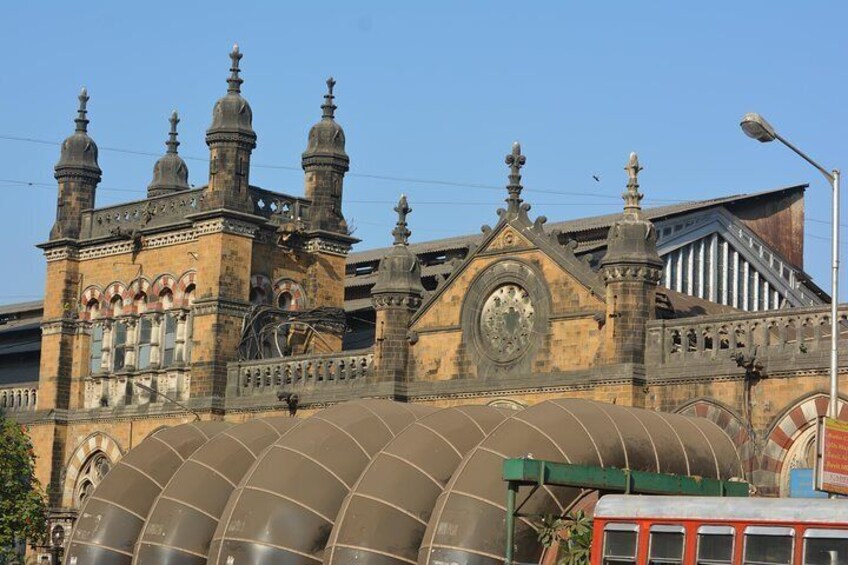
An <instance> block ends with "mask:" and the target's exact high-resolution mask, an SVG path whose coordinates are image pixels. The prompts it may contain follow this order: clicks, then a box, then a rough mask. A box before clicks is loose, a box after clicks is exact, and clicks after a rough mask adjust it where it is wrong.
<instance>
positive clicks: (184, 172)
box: [147, 110, 189, 198]
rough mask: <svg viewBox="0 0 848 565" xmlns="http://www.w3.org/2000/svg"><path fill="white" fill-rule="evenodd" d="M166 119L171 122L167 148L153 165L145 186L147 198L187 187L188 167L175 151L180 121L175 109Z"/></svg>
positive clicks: (166, 143)
mask: <svg viewBox="0 0 848 565" xmlns="http://www.w3.org/2000/svg"><path fill="white" fill-rule="evenodd" d="M168 121H169V122H170V123H171V130H170V132H169V133H168V141H166V142H165V146H166V147H167V148H168V149H167V151H166V152H165V155H163V156H162V157H161V158H160V159H159V160H158V161H156V164H155V165H153V180H152V181H151V183H150V184H149V185H148V187H147V197H148V198H151V197H154V196H162V195H163V194H170V193H172V192H177V191H179V190H188V189H189V184H188V167H187V166H186V163H185V161H183V159H182V157H180V156H179V153H178V152H177V147H179V145H180V142H179V141H177V124H178V123H180V117H179V115H178V114H177V111H176V110H174V111H173V112H171V117H170V118H169V119H168Z"/></svg>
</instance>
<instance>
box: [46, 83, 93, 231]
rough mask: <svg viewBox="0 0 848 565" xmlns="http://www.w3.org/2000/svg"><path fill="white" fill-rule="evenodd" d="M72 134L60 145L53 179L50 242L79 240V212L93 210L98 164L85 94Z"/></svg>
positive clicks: (80, 217) (82, 91)
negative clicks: (55, 190) (56, 197)
mask: <svg viewBox="0 0 848 565" xmlns="http://www.w3.org/2000/svg"><path fill="white" fill-rule="evenodd" d="M78 99H79V106H78V107H77V117H76V118H75V119H74V122H75V124H76V127H75V128H74V132H73V133H72V134H71V135H69V136H68V137H67V138H66V139H65V140H64V141H63V142H62V149H61V151H60V153H59V161H58V162H57V163H56V166H55V168H54V176H55V177H56V180H57V181H59V207H58V209H57V211H56V223H55V224H53V228H52V229H51V230H50V239H51V240H53V239H64V238H72V239H75V238H78V237H79V236H80V229H81V225H82V212H83V211H84V210H88V209H91V208H94V198H95V192H96V189H97V184H98V183H99V182H100V176H101V173H102V172H101V170H100V166H99V165H98V164H97V144H96V143H94V140H93V139H91V137H89V135H88V116H87V114H88V91H87V90H86V89H85V88H83V89H82V90H81V91H80V93H79V97H78Z"/></svg>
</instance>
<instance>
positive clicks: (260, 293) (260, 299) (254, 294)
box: [250, 286, 266, 306]
mask: <svg viewBox="0 0 848 565" xmlns="http://www.w3.org/2000/svg"><path fill="white" fill-rule="evenodd" d="M250 303H251V304H252V305H253V306H258V305H260V304H265V303H266V299H265V291H264V290H263V289H262V288H260V287H258V286H255V287H253V288H251V289H250Z"/></svg>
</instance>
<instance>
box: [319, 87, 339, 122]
mask: <svg viewBox="0 0 848 565" xmlns="http://www.w3.org/2000/svg"><path fill="white" fill-rule="evenodd" d="M334 86H336V80H335V79H334V78H333V77H330V78H328V79H327V94H325V95H324V103H323V104H322V105H321V110H323V113H322V114H321V117H322V118H326V119H329V120H332V119H335V117H336V105H335V104H333V100H334V99H335V96H333V87H334Z"/></svg>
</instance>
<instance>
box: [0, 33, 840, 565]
mask: <svg viewBox="0 0 848 565" xmlns="http://www.w3.org/2000/svg"><path fill="white" fill-rule="evenodd" d="M230 57H231V59H232V65H231V69H230V71H231V74H230V77H229V78H228V80H227V84H228V86H227V92H226V94H225V95H224V96H223V97H222V98H221V99H220V100H218V101H217V103H216V104H215V106H214V108H213V111H212V122H211V125H210V127H209V129H208V130H207V132H206V143H207V145H208V146H209V169H208V180H207V182H206V183H205V184H204V186H201V187H200V188H191V185H190V184H189V183H188V167H187V165H186V163H185V161H184V160H183V159H182V158H181V157H180V155H179V152H178V146H179V142H178V141H177V137H178V134H177V124H178V123H179V118H178V116H177V115H176V113H174V114H173V115H172V116H171V118H170V134H169V137H168V141H167V142H166V146H167V152H166V153H165V154H164V155H163V156H162V157H161V158H160V159H159V160H158V161H157V162H156V164H155V166H154V168H153V179H152V180H151V182H150V184H149V185H148V195H147V198H145V199H144V200H141V201H137V202H129V203H125V204H120V205H116V206H109V207H105V208H103V207H100V208H98V207H97V206H96V198H95V196H96V191H97V185H98V183H99V181H100V176H101V170H100V167H99V165H98V155H97V145H96V143H95V142H94V140H93V139H92V138H91V137H90V136H89V133H88V123H89V119H88V114H87V103H88V100H89V97H88V94H87V93H86V92H85V90H83V92H82V93H81V94H80V96H79V112H78V116H77V118H76V120H75V122H76V128H75V131H74V133H73V134H72V135H71V136H70V137H68V138H67V139H66V140H65V141H64V143H63V144H62V147H61V155H60V159H59V162H58V163H57V165H56V167H55V177H56V180H57V183H58V205H57V213H56V222H55V224H54V226H53V228H52V230H51V231H50V235H49V240H48V241H46V242H44V243H42V244H40V245H39V247H40V248H41V249H42V250H43V251H44V255H45V258H46V263H47V276H46V289H45V294H44V301H43V304H41V305H40V304H37V303H36V304H25V305H17V306H15V305H13V306H9V307H3V308H2V309H0V340H2V342H3V344H4V347H3V349H2V350H0V409H3V410H4V411H5V412H6V414H7V415H9V416H11V417H14V418H16V419H18V420H19V421H21V422H22V423H24V424H26V425H27V426H28V427H29V431H30V434H31V437H32V439H33V442H34V445H35V448H36V451H37V454H38V461H37V473H38V477H39V479H40V480H41V482H42V483H43V485H45V487H46V488H47V491H48V494H49V499H50V506H51V508H52V515H53V520H54V522H55V523H63V524H65V525H66V526H67V527H70V524H72V523H73V521H74V520H75V519H76V517H77V512H78V510H79V509H80V507H81V505H82V504H83V503H85V502H86V500H87V499H88V498H89V497H90V496H91V493H92V491H93V489H94V488H95V487H96V486H97V485H98V483H99V482H100V481H101V480H102V479H103V477H104V476H105V475H106V474H108V473H109V472H110V469H111V468H113V467H114V466H115V465H117V464H118V463H119V461H120V460H121V459H122V457H123V456H124V454H126V453H127V451H128V450H130V449H132V448H133V447H135V446H137V445H138V444H139V443H140V442H141V441H142V440H144V439H145V438H147V437H149V436H151V435H152V434H154V433H159V430H163V429H166V428H170V427H174V426H177V425H178V424H183V423H186V422H190V421H192V420H194V419H199V420H203V421H204V422H219V423H221V422H226V423H242V422H247V421H249V420H252V419H256V418H265V419H268V418H270V417H274V416H282V415H289V414H291V415H295V413H296V415H297V416H309V415H310V414H313V413H315V412H316V411H318V410H321V409H324V408H327V407H328V406H333V405H336V404H338V403H340V402H342V401H346V400H353V399H365V398H367V399H392V400H396V401H400V402H403V403H408V404H409V405H410V406H413V407H415V410H423V409H424V408H423V407H430V408H433V407H442V408H444V407H453V406H458V405H466V404H485V405H492V406H495V407H500V408H504V407H506V408H512V409H515V410H517V411H518V410H521V409H523V408H525V407H530V406H532V405H536V404H539V403H542V402H543V401H549V400H555V401H557V402H560V401H561V400H562V399H569V400H571V399H584V400H596V401H603V402H606V403H611V404H616V405H619V406H627V407H640V408H647V409H649V410H652V411H659V412H670V413H671V412H674V413H680V414H683V415H688V416H696V417H702V418H707V419H709V420H711V421H712V422H714V423H715V424H716V425H717V426H718V427H720V428H722V429H723V430H724V431H725V432H726V433H727V435H728V436H729V438H730V439H731V440H732V442H733V444H734V445H735V447H736V450H737V452H738V454H739V457H740V459H741V461H742V465H743V472H744V474H745V478H747V479H748V480H749V481H751V482H752V483H753V484H754V485H755V486H756V487H757V489H758V492H759V493H760V494H762V495H771V496H775V495H784V496H786V495H789V494H790V492H789V484H790V483H789V480H790V477H791V475H792V471H793V470H794V469H796V468H798V469H801V468H806V467H808V466H809V464H808V463H809V461H808V460H809V457H810V445H811V439H812V430H813V428H812V427H811V426H812V424H813V423H814V421H815V419H816V417H817V416H818V415H821V414H823V413H824V412H825V410H826V407H827V398H826V390H827V367H828V343H829V341H830V333H829V332H830V322H829V309H828V307H827V303H828V301H829V297H828V296H827V295H826V294H825V293H823V292H822V291H821V289H819V288H818V287H817V286H816V285H815V284H814V283H813V282H812V281H811V280H810V279H809V277H808V276H807V275H806V274H805V272H804V270H803V233H804V232H803V223H804V200H803V199H804V190H805V186H792V187H787V188H781V189H777V190H773V191H769V192H763V193H757V194H746V195H737V196H729V197H721V198H716V199H713V200H706V201H700V202H691V203H685V204H675V205H672V206H665V207H660V208H653V209H643V208H642V206H641V199H642V194H641V193H640V186H639V171H640V170H641V166H640V164H639V161H638V158H637V156H636V155H635V154H632V155H631V156H630V159H629V161H628V162H627V166H626V167H625V168H626V171H627V181H626V187H625V191H624V194H623V198H624V209H623V212H622V213H618V214H612V215H609V216H600V217H593V218H583V219H579V220H571V221H565V222H556V223H553V222H552V223H548V222H547V220H546V218H544V217H535V218H534V217H532V216H531V214H530V210H531V207H530V205H529V204H528V203H527V202H525V201H524V200H523V199H522V184H521V169H522V167H523V166H524V165H525V161H526V159H525V156H524V155H523V154H522V152H521V147H520V146H519V145H518V144H517V143H516V144H514V145H513V147H512V151H511V152H510V153H509V154H508V155H507V157H506V163H507V165H508V179H507V180H508V182H507V185H506V189H507V190H506V194H507V199H506V207H505V208H503V209H500V210H498V211H497V218H493V219H496V220H497V221H496V223H495V224H494V225H493V226H492V227H489V226H483V228H482V233H481V234H478V235H469V236H466V237H456V238H450V239H443V240H437V241H430V242H422V243H411V242H410V237H411V231H410V223H411V222H410V216H409V214H410V212H411V211H412V209H411V207H410V204H411V205H413V206H414V204H415V203H414V202H409V201H408V200H407V199H406V198H405V197H401V199H400V201H399V202H398V205H397V207H396V208H395V212H396V213H397V225H396V227H395V229H394V230H393V234H394V245H393V246H392V247H391V248H388V249H374V250H370V251H362V252H355V253H354V252H351V250H352V247H353V246H354V244H356V243H358V241H357V240H356V239H355V238H353V237H352V236H351V235H350V233H349V230H348V226H347V223H346V222H345V218H344V215H343V213H342V210H343V201H344V199H343V194H344V177H345V173H346V172H347V171H348V168H349V163H350V160H349V158H348V155H347V153H346V151H345V133H344V131H343V129H342V127H341V126H340V125H339V123H338V122H337V121H336V119H335V110H336V105H335V98H334V94H333V88H334V84H335V83H334V81H333V80H332V79H330V80H329V81H328V82H327V87H328V90H327V93H326V94H325V96H324V103H323V105H322V106H321V109H322V115H321V118H320V120H319V121H318V122H317V123H316V124H315V125H314V126H312V128H311V129H310V131H309V135H308V140H307V143H306V150H305V151H304V153H303V155H302V165H303V170H304V175H305V191H304V194H303V196H294V195H288V194H283V193H280V192H276V191H272V190H268V189H264V188H260V187H257V186H254V185H251V184H250V160H251V153H252V151H253V149H254V148H255V147H256V143H257V136H256V133H255V132H254V130H253V127H252V120H253V115H252V111H251V108H250V105H249V103H248V102H247V100H246V99H245V98H244V96H243V95H242V92H241V86H242V78H241V74H240V68H239V63H240V59H241V58H242V54H241V53H239V51H238V48H237V47H236V48H234V50H233V52H232V53H231V55H230ZM194 174H195V178H196V175H197V174H198V173H196V172H195V173H194ZM204 174H205V172H204ZM412 223H413V224H414V222H412ZM847 313H848V312H846V309H842V310H841V317H842V320H843V324H842V328H843V329H842V330H841V331H842V332H843V334H844V335H842V336H841V337H842V339H844V340H848V325H846V323H845V318H846V314H847ZM39 332H40V334H39ZM38 336H40V337H38ZM37 339H40V345H39V344H37V343H34V341H36V340H37ZM845 345H846V346H848V343H845ZM841 351H842V352H843V353H842V355H843V356H842V357H841V358H840V364H841V366H842V367H843V369H844V366H845V363H846V361H848V359H846V356H847V355H848V354H846V353H845V352H846V351H848V347H844V346H843V347H842V349H841ZM843 374H844V370H843ZM845 410H848V408H845ZM422 413H423V412H422ZM498 413H502V411H501V412H498ZM516 413H517V412H516ZM222 425H223V424H222ZM209 426H212V427H214V425H213V424H211V423H210V424H208V425H207V428H204V429H208V430H211V429H212V427H209ZM281 426H282V425H281ZM478 441H479V440H478ZM116 562H117V561H116ZM204 562H205V561H204ZM80 565H82V563H81V562H80Z"/></svg>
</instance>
